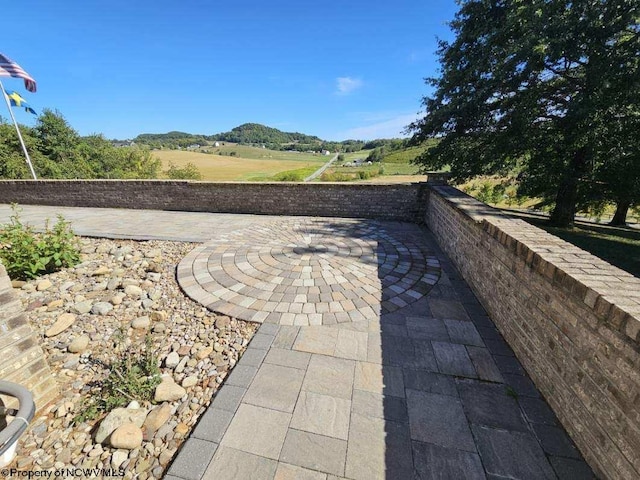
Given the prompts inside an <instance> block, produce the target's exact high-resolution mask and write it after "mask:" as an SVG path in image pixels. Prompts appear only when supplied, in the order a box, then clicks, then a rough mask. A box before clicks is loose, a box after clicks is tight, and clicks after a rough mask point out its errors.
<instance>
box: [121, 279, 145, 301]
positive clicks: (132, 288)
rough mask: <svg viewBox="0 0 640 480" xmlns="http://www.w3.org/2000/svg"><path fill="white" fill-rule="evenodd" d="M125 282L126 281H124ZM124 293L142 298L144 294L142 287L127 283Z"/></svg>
mask: <svg viewBox="0 0 640 480" xmlns="http://www.w3.org/2000/svg"><path fill="white" fill-rule="evenodd" d="M123 283H124V282H123ZM124 293H126V294H127V296H129V297H131V298H140V297H141V296H142V293H143V292H142V289H141V288H140V287H139V286H137V285H127V286H126V287H124Z"/></svg>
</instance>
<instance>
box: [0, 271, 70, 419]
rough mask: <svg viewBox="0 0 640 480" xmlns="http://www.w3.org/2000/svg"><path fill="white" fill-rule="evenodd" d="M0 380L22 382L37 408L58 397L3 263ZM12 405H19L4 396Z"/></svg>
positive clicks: (0, 291) (1, 275)
mask: <svg viewBox="0 0 640 480" xmlns="http://www.w3.org/2000/svg"><path fill="white" fill-rule="evenodd" d="M0 359H1V361H0V379H2V380H7V381H10V382H14V383H19V384H20V385H23V386H24V387H26V388H27V389H29V390H30V391H31V392H32V393H33V397H34V400H35V402H36V407H37V408H38V409H40V408H42V407H44V406H45V405H46V404H47V403H49V402H50V401H51V400H53V399H54V398H55V397H56V395H57V394H58V386H57V384H56V381H55V380H54V378H53V375H52V373H51V370H50V369H49V365H48V364H47V361H46V359H45V356H44V352H43V350H42V348H41V347H40V339H39V338H38V335H37V334H36V333H34V332H33V330H31V327H30V326H29V323H28V321H27V318H26V317H25V315H24V310H23V308H22V303H21V302H20V299H19V298H18V296H17V295H16V294H15V292H14V291H13V288H12V287H11V281H10V280H9V276H8V275H7V271H6V270H5V268H4V266H3V265H2V264H1V263H0ZM3 398H4V400H5V401H7V403H8V404H9V405H15V404H16V403H17V402H15V401H13V400H14V399H12V398H10V397H3Z"/></svg>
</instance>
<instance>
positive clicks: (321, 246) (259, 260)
mask: <svg viewBox="0 0 640 480" xmlns="http://www.w3.org/2000/svg"><path fill="white" fill-rule="evenodd" d="M439 276H440V266H439V263H438V260H437V259H436V258H435V256H434V255H433V254H432V253H431V252H430V251H429V248H428V246H427V244H426V242H425V236H424V233H423V232H422V231H421V230H420V227H418V226H417V225H412V224H401V223H391V222H385V223H382V222H376V221H371V220H346V219H329V220H327V219H312V218H300V219H283V220H281V221H275V222H273V223H268V224H263V225H256V226H254V227H251V228H245V229H242V230H238V231H235V232H232V233H228V234H219V235H217V236H215V237H214V238H213V239H212V240H211V241H209V242H207V243H205V244H203V245H200V246H198V247H196V248H195V249H194V250H193V251H191V252H190V253H189V254H188V255H187V256H186V257H185V258H184V259H183V260H182V261H181V262H180V265H179V266H178V281H179V283H180V285H181V287H182V288H183V289H184V291H185V293H186V294H187V295H189V296H190V297H191V298H193V299H194V300H196V301H197V302H199V303H201V304H202V305H205V306H206V307H207V308H209V309H210V310H213V311H216V312H220V313H223V314H226V315H229V316H232V317H236V318H240V319H243V320H249V321H255V322H265V321H266V322H269V323H279V324H282V325H328V324H336V323H342V322H351V321H358V320H365V319H372V318H375V316H379V315H380V314H384V313H387V312H392V311H394V310H397V309H399V308H402V307H404V306H406V305H409V304H410V303H413V302H415V301H416V300H418V299H419V298H421V297H422V296H423V295H425V294H426V293H427V292H428V291H429V290H430V289H431V287H433V285H435V283H436V282H437V281H438V278H439Z"/></svg>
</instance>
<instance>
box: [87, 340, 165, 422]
mask: <svg viewBox="0 0 640 480" xmlns="http://www.w3.org/2000/svg"><path fill="white" fill-rule="evenodd" d="M125 340H126V334H125V333H124V331H123V330H122V329H121V330H119V331H118V332H116V334H115V335H114V341H115V356H114V359H113V360H112V361H111V362H109V363H105V362H96V363H100V364H101V365H102V366H103V367H104V368H106V369H107V370H108V372H109V373H108V375H107V376H106V378H105V379H104V380H102V381H98V382H96V383H95V384H93V386H92V387H93V388H92V390H91V394H92V396H91V397H90V398H88V399H86V400H85V401H84V403H83V405H82V406H81V409H80V413H79V414H78V415H76V417H75V418H74V423H82V422H85V421H87V420H93V419H95V418H96V417H97V416H98V415H100V414H102V413H108V412H110V411H111V410H113V409H114V408H118V407H124V406H126V405H127V404H128V403H129V402H131V401H133V400H136V401H140V402H143V401H149V402H150V401H152V400H153V396H154V393H155V389H156V387H157V386H158V385H159V384H160V373H161V372H160V368H159V367H158V363H159V362H158V357H157V356H156V355H155V354H154V353H153V344H152V341H151V337H150V336H148V335H147V337H145V346H144V348H140V345H136V344H131V345H125Z"/></svg>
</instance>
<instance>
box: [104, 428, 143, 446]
mask: <svg viewBox="0 0 640 480" xmlns="http://www.w3.org/2000/svg"><path fill="white" fill-rule="evenodd" d="M109 443H110V444H111V446H112V447H113V448H121V449H125V450H133V449H134V448H138V447H139V446H140V445H142V430H141V429H140V427H139V426H137V425H136V424H135V423H132V422H128V423H124V424H122V425H120V426H119V427H118V428H116V429H115V430H114V431H113V433H112V434H111V438H110V439H109Z"/></svg>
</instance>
